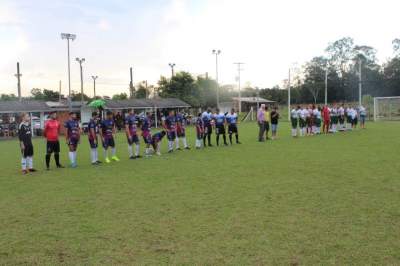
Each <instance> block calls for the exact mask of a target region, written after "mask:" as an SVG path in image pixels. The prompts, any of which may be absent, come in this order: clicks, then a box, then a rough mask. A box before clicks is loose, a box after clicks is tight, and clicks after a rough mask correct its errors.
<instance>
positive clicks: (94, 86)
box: [92, 76, 98, 98]
mask: <svg viewBox="0 0 400 266" xmlns="http://www.w3.org/2000/svg"><path fill="white" fill-rule="evenodd" d="M97 78H98V76H92V79H93V98H96V79H97Z"/></svg>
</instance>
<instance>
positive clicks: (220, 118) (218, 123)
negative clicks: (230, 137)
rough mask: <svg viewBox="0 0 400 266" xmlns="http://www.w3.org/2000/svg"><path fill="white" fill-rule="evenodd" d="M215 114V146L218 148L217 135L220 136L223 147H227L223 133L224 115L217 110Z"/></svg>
mask: <svg viewBox="0 0 400 266" xmlns="http://www.w3.org/2000/svg"><path fill="white" fill-rule="evenodd" d="M216 111H217V112H216V114H215V116H214V119H215V134H216V140H217V146H219V135H222V137H223V139H224V145H225V146H227V145H228V143H226V133H225V124H226V118H225V114H224V113H222V112H220V110H219V109H218V108H217V110H216Z"/></svg>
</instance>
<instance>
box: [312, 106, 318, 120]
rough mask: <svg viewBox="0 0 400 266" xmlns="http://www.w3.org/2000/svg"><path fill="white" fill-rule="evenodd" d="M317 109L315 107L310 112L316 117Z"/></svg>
mask: <svg viewBox="0 0 400 266" xmlns="http://www.w3.org/2000/svg"><path fill="white" fill-rule="evenodd" d="M318 112H319V111H318V109H317V108H315V109H314V110H313V111H312V114H313V116H316V117H317V118H318Z"/></svg>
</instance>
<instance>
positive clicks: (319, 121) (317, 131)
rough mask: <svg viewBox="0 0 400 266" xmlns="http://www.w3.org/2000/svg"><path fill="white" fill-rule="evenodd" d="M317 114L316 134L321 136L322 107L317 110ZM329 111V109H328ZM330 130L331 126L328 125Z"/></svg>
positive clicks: (315, 121)
mask: <svg viewBox="0 0 400 266" xmlns="http://www.w3.org/2000/svg"><path fill="white" fill-rule="evenodd" d="M316 110H317V111H316V114H315V118H314V124H315V132H316V133H315V134H318V135H319V134H321V123H322V109H321V107H320V106H318V107H317V108H316ZM328 110H329V109H328ZM328 129H329V124H328Z"/></svg>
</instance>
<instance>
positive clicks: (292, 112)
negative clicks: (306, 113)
mask: <svg viewBox="0 0 400 266" xmlns="http://www.w3.org/2000/svg"><path fill="white" fill-rule="evenodd" d="M290 117H291V118H293V119H297V118H299V113H298V112H297V110H296V109H292V111H291V112H290Z"/></svg>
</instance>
